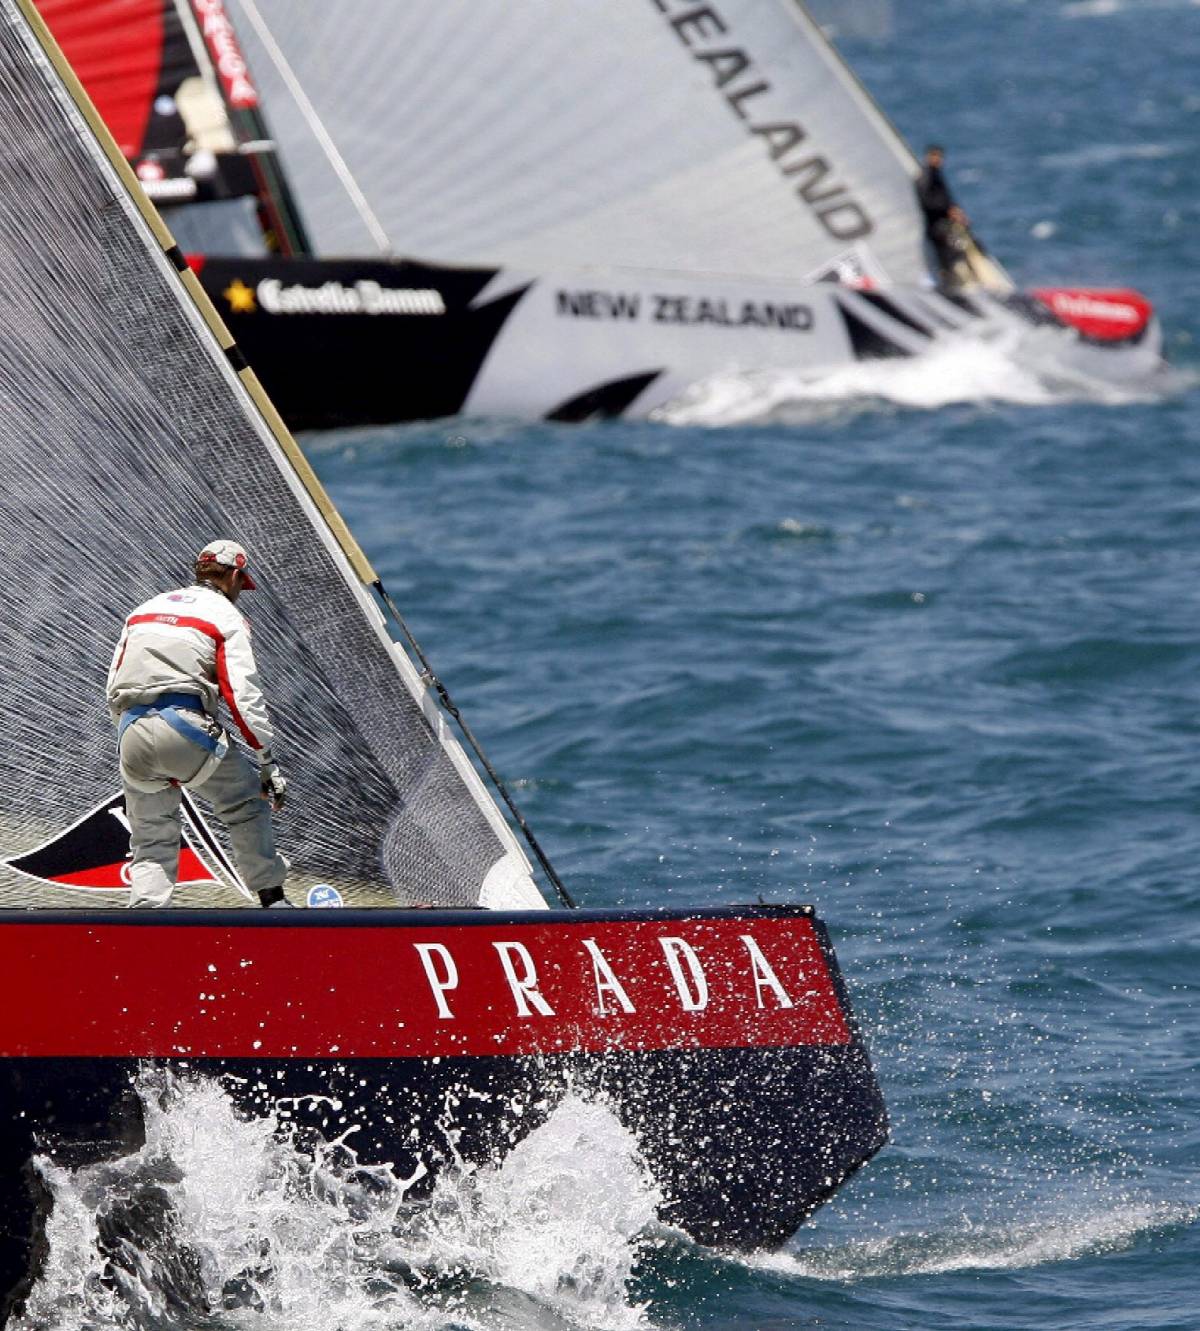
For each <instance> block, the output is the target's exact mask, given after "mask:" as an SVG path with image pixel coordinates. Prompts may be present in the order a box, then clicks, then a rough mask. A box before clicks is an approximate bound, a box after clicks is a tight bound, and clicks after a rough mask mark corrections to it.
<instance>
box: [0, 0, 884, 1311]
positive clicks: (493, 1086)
mask: <svg viewBox="0 0 1200 1331" xmlns="http://www.w3.org/2000/svg"><path fill="white" fill-rule="evenodd" d="M0 122H2V123H3V133H0V310H2V314H3V317H2V318H0V394H2V397H3V407H4V409H3V411H0V456H2V457H3V462H4V469H5V479H6V483H5V485H4V487H0V530H2V531H3V533H4V540H5V557H6V561H7V564H8V567H9V569H10V570H13V571H20V576H19V577H18V576H12V577H9V578H7V579H6V580H5V589H4V590H3V592H0V597H2V598H3V613H2V614H0V653H2V655H3V660H4V662H5V684H6V688H5V694H4V697H5V703H4V710H5V730H4V733H5V743H4V746H3V750H2V752H0V1297H2V1292H3V1291H8V1292H9V1293H10V1295H11V1298H10V1303H11V1302H12V1301H13V1300H15V1301H17V1302H19V1300H20V1297H21V1291H22V1290H27V1289H28V1288H29V1284H30V1282H31V1281H32V1280H34V1279H36V1275H37V1268H38V1262H39V1261H40V1260H42V1259H44V1256H45V1238H44V1234H41V1236H40V1237H39V1233H40V1226H41V1225H42V1223H43V1222H44V1219H45V1216H44V1210H45V1189H44V1188H41V1187H40V1186H39V1184H38V1172H37V1165H36V1160H38V1159H49V1160H51V1161H64V1162H78V1161H80V1160H83V1159H95V1158H97V1157H99V1158H104V1157H106V1156H108V1155H116V1154H120V1153H123V1152H128V1151H131V1150H134V1149H137V1148H138V1147H139V1145H140V1144H141V1142H142V1139H143V1134H144V1118H143V1106H142V1102H141V1101H140V1100H139V1098H138V1096H137V1094H136V1088H135V1083H136V1080H137V1073H138V1070H139V1069H140V1068H143V1067H145V1066H146V1065H147V1064H150V1063H152V1064H154V1065H156V1066H157V1067H158V1068H160V1069H163V1068H165V1069H167V1070H170V1071H173V1072H174V1074H175V1075H176V1076H177V1077H179V1078H184V1079H194V1078H199V1079H215V1080H217V1081H218V1082H219V1083H220V1084H221V1085H222V1086H223V1087H225V1088H226V1091H227V1093H228V1094H229V1095H230V1096H231V1097H233V1098H234V1099H235V1101H236V1102H237V1104H238V1105H239V1106H240V1107H241V1109H242V1111H243V1112H245V1113H247V1114H260V1115H262V1114H265V1113H269V1112H270V1110H271V1107H272V1106H273V1105H274V1104H275V1103H276V1102H277V1100H278V1099H279V1098H280V1097H286V1099H287V1101H288V1103H290V1104H291V1105H293V1106H296V1107H301V1106H303V1107H304V1109H303V1113H304V1114H305V1115H307V1120H311V1126H312V1127H314V1128H315V1129H317V1130H321V1131H324V1132H325V1133H326V1134H327V1135H329V1136H331V1137H332V1136H336V1137H338V1138H344V1137H345V1135H346V1134H347V1133H348V1132H350V1131H353V1132H354V1133H355V1134H356V1135H355V1137H354V1145H355V1149H356V1150H357V1152H358V1153H359V1158H360V1159H362V1160H363V1161H364V1162H371V1161H376V1162H378V1161H387V1162H391V1163H393V1164H394V1165H395V1167H396V1169H397V1171H398V1173H399V1174H401V1175H402V1176H403V1177H404V1178H408V1179H413V1180H420V1182H417V1183H414V1185H413V1186H414V1189H415V1191H414V1192H413V1197H414V1198H417V1199H419V1195H420V1190H421V1187H422V1186H427V1185H430V1184H431V1183H432V1181H433V1180H434V1179H435V1178H436V1177H437V1175H438V1171H439V1169H441V1168H442V1167H443V1166H444V1165H445V1163H446V1162H447V1161H448V1160H456V1161H460V1162H461V1161H465V1162H468V1163H469V1162H481V1161H493V1160H497V1159H500V1158H502V1157H503V1156H504V1154H505V1153H506V1152H507V1151H508V1150H509V1149H510V1148H511V1146H512V1145H513V1144H514V1143H516V1142H519V1141H520V1140H521V1139H522V1137H523V1136H524V1135H526V1134H527V1133H529V1132H530V1131H531V1130H532V1129H533V1128H535V1127H536V1126H537V1125H538V1124H539V1123H540V1122H542V1121H543V1120H544V1119H545V1118H546V1116H547V1115H549V1114H550V1113H552V1112H553V1111H554V1109H555V1106H556V1105H558V1104H560V1102H561V1101H562V1100H563V1097H564V1096H565V1095H566V1093H567V1089H568V1088H571V1090H572V1092H573V1093H575V1094H584V1095H587V1096H591V1097H595V1098H598V1099H600V1100H601V1101H603V1103H605V1104H606V1105H608V1106H609V1108H610V1109H611V1111H612V1112H613V1113H614V1114H615V1115H617V1116H618V1118H619V1119H620V1121H621V1122H622V1123H623V1124H624V1125H625V1126H626V1127H627V1128H628V1129H629V1131H630V1132H632V1133H633V1134H634V1135H635V1136H636V1139H637V1142H638V1147H639V1150H640V1152H641V1153H642V1155H643V1157H644V1160H645V1162H646V1164H647V1167H648V1169H649V1170H650V1171H651V1172H652V1174H653V1176H654V1178H655V1179H656V1180H657V1182H658V1186H659V1187H660V1189H661V1192H662V1195H663V1197H664V1199H665V1201H664V1207H663V1211H662V1218H663V1219H664V1221H665V1222H667V1223H670V1224H674V1225H676V1226H678V1227H680V1228H681V1229H682V1230H684V1231H686V1232H687V1233H689V1234H691V1235H693V1236H694V1237H695V1238H697V1239H699V1240H701V1241H703V1242H706V1243H711V1244H714V1245H718V1246H727V1247H742V1248H752V1247H757V1246H769V1245H775V1244H778V1243H780V1242H782V1241H783V1240H784V1239H785V1238H786V1237H787V1236H788V1235H789V1234H790V1233H791V1232H792V1231H793V1230H794V1229H795V1228H796V1226H797V1225H798V1224H799V1223H800V1222H801V1221H802V1220H803V1219H804V1218H805V1217H806V1216H807V1215H808V1214H810V1213H811V1212H812V1210H813V1209H814V1208H815V1207H817V1206H818V1205H819V1204H820V1203H821V1202H822V1201H824V1200H825V1199H827V1198H828V1197H829V1196H831V1195H832V1194H833V1192H834V1191H835V1190H836V1189H837V1188H838V1186H839V1185H840V1184H841V1183H842V1182H843V1181H844V1180H845V1179H846V1178H847V1177H849V1175H850V1174H852V1173H853V1172H854V1171H855V1170H856V1169H857V1168H858V1167H859V1166H861V1165H862V1164H863V1163H864V1162H865V1161H866V1160H868V1159H869V1158H870V1157H871V1155H872V1154H873V1153H874V1152H876V1151H877V1150H878V1149H879V1148H880V1147H881V1145H882V1144H883V1142H884V1141H885V1139H886V1136H887V1119H886V1113H885V1109H884V1105H883V1100H882V1097H881V1094H880V1089H879V1085H878V1083H877V1081H876V1078H875V1075H874V1073H873V1071H872V1068H871V1064H870V1060H869V1058H868V1055H867V1051H866V1048H865V1045H864V1043H863V1039H862V1036H861V1034H860V1032H859V1030H858V1028H857V1027H856V1025H855V1021H854V1018H853V1015H852V1013H851V1010H850V1006H849V1002H848V999H847V993H846V989H845V986H844V984H843V981H842V979H841V976H840V973H839V970H838V966H837V961H836V958H835V955H834V952H833V949H832V947H831V944H830V940H829V936H828V933H827V932H826V930H825V928H824V926H823V925H822V924H821V922H820V921H819V920H818V919H817V918H816V916H815V915H814V913H813V911H812V909H811V907H808V906H803V905H795V906H792V905H765V904H761V903H757V904H746V905H739V906H725V907H723V908H720V909H711V910H708V909H705V910H680V909H667V910H611V909H608V910H605V909H580V908H577V907H575V906H574V905H573V903H572V901H571V898H570V896H569V893H568V892H567V890H566V888H565V886H563V884H562V883H561V880H560V879H559V878H558V876H557V874H555V873H554V871H553V868H552V866H551V865H550V863H549V860H548V858H547V857H546V856H545V853H544V851H543V850H542V849H541V847H540V845H539V843H538V842H537V840H536V838H535V837H533V835H532V833H531V832H529V831H528V827H527V824H526V823H525V820H524V819H523V818H522V817H521V816H520V812H519V810H517V809H516V806H515V804H511V797H507V792H506V788H505V787H504V784H503V782H502V781H497V783H496V784H497V786H498V789H499V790H500V791H501V793H502V794H505V795H506V797H507V798H509V800H510V808H509V813H510V816H511V818H512V820H513V822H515V824H516V825H517V826H518V827H519V828H521V829H522V830H524V831H525V832H527V833H528V835H527V837H526V841H525V844H524V845H523V844H522V843H521V842H520V841H518V839H517V836H516V834H515V833H514V832H513V830H512V826H511V824H510V821H509V818H506V817H505V816H504V815H502V813H501V810H500V807H499V805H498V804H497V803H496V801H495V799H494V798H493V797H492V795H490V794H489V792H488V789H487V788H486V787H485V786H484V784H483V781H482V778H481V776H480V775H479V770H478V768H477V766H476V762H475V761H473V760H472V758H471V757H470V756H469V755H468V752H467V748H466V747H464V744H467V745H473V744H474V737H473V736H472V734H471V732H470V730H469V728H468V727H465V726H463V727H461V733H462V736H463V739H462V741H460V740H459V739H458V738H456V737H455V735H454V734H453V733H452V731H451V726H450V722H449V716H450V715H453V714H455V713H456V712H457V708H456V707H455V706H454V704H453V700H452V699H451V698H450V695H449V693H448V692H447V691H446V690H445V687H444V685H442V684H441V682H440V681H439V680H438V679H437V677H436V675H434V674H433V672H432V670H431V668H430V667H429V663H428V661H427V659H426V658H425V656H424V653H423V652H422V651H421V650H420V648H419V645H417V644H416V643H415V642H413V641H411V638H410V641H409V645H408V649H407V650H406V648H405V647H403V646H402V645H401V644H400V642H399V641H398V640H397V639H396V638H395V637H394V636H393V634H395V633H397V632H399V635H400V636H403V620H402V617H401V615H400V612H399V610H398V608H397V607H396V606H395V604H394V602H393V601H392V600H391V598H390V596H389V595H388V593H387V590H386V588H385V587H384V585H383V583H382V581H381V579H380V578H379V577H378V575H377V574H376V572H375V571H374V569H373V568H372V566H371V564H370V561H369V560H368V558H367V556H366V554H365V553H364V552H363V551H362V549H361V548H360V547H359V546H358V545H357V543H356V542H355V540H354V538H353V536H352V534H351V533H350V532H349V530H348V529H347V527H346V525H345V523H344V522H343V521H342V519H341V517H340V515H339V514H338V513H337V511H336V509H335V508H334V507H333V505H332V504H331V503H330V501H329V499H328V497H327V496H326V495H325V493H324V491H323V490H322V488H321V486H320V484H319V482H318V480H317V478H316V477H315V475H314V474H313V472H312V471H311V469H310V468H309V467H308V465H307V463H306V461H305V459H304V456H303V454H302V453H301V452H300V450H299V449H298V448H297V446H296V443H295V441H294V440H293V439H292V437H291V435H290V434H289V433H288V432H287V430H286V428H285V427H284V425H283V423H282V421H281V420H280V418H279V416H278V414H277V412H276V411H275V409H274V407H273V405H272V404H271V402H270V400H269V398H268V397H267V396H266V395H265V394H264V392H263V391H262V388H261V385H260V384H259V382H258V380H257V378H256V377H255V375H254V373H253V371H252V370H251V369H250V368H249V367H248V366H247V364H246V359H245V356H244V354H243V353H242V352H241V350H240V349H239V347H238V345H237V344H236V342H234V341H233V339H232V338H231V337H230V334H229V331H228V329H227V328H226V327H225V325H224V324H223V323H222V322H221V320H220V318H219V317H218V315H217V313H216V312H215V310H214V309H213V307H212V304H211V303H210V302H209V300H208V298H207V297H206V296H205V294H204V292H203V290H202V289H201V286H200V284H199V282H198V281H197V279H196V275H195V273H194V271H193V270H192V268H191V267H190V266H189V265H188V263H187V260H186V258H185V256H184V255H183V253H182V252H181V250H180V248H179V245H178V244H177V242H176V240H175V238H174V236H173V235H172V234H171V233H170V231H169V230H168V229H167V228H166V226H165V225H164V223H163V221H162V220H161V218H160V216H159V215H158V213H157V212H156V211H155V210H154V208H153V207H152V206H151V205H150V203H149V201H148V199H147V198H146V195H145V193H144V191H143V190H142V189H141V187H140V186H139V184H138V182H137V179H136V176H135V174H134V172H133V171H132V170H131V168H130V167H129V165H128V163H127V162H126V160H125V156H124V155H123V154H122V152H121V151H120V149H119V147H118V146H117V144H116V142H115V141H114V140H113V138H112V137H111V135H109V133H108V131H107V130H106V129H105V128H104V125H103V123H102V121H101V119H100V117H99V116H98V114H97V112H96V111H95V108H94V107H93V106H92V104H91V103H90V102H89V100H88V98H87V96H86V93H85V92H84V91H83V88H82V85H81V84H80V83H79V82H78V80H77V79H76V77H75V75H74V74H73V72H72V71H71V68H70V66H69V64H68V62H67V61H66V60H65V58H64V57H63V55H62V53H61V51H60V50H59V48H58V47H57V46H56V45H55V43H54V41H53V38H52V37H51V36H50V34H49V31H48V29H47V28H46V27H45V25H44V24H43V22H42V21H41V19H40V17H39V16H38V14H37V11H36V10H35V9H34V8H33V5H32V0H0ZM213 532H233V533H236V535H237V537H238V538H239V539H240V540H242V541H244V542H245V544H246V545H247V546H248V547H249V548H250V549H251V550H252V551H253V552H254V559H255V573H256V580H257V591H256V592H255V596H256V603H255V606H254V616H255V641H256V655H257V658H258V662H259V665H260V668H261V670H262V673H263V676H264V678H265V679H266V680H268V681H269V685H270V693H271V698H272V704H273V712H274V714H275V719H276V721H277V723H278V731H279V734H280V736H281V741H280V745H279V756H280V759H281V762H282V763H283V764H284V766H285V767H286V768H288V769H289V770H290V771H291V772H292V773H293V781H292V789H291V792H290V798H289V808H288V811H287V813H286V815H284V816H283V817H282V818H281V820H280V823H279V838H280V843H281V849H282V851H283V852H284V853H285V854H286V855H287V857H288V858H289V860H290V862H291V870H290V877H289V892H290V893H291V894H292V895H293V897H303V898H304V899H305V900H306V901H307V903H308V906H309V907H311V908H310V909H303V910H294V911H263V910H260V909H247V907H248V906H250V905H252V904H253V903H252V902H251V901H250V899H249V893H247V892H245V890H244V888H243V887H242V886H241V884H240V882H239V880H238V877H237V870H236V864H235V863H234V861H233V860H232V858H231V857H230V855H229V854H228V850H227V847H226V846H225V843H224V840H223V834H222V833H221V832H220V830H219V828H214V826H213V825H212V823H211V822H210V821H209V819H208V817H207V813H206V811H205V809H204V807H203V806H202V804H201V803H200V802H199V801H198V800H193V799H191V797H190V796H189V797H188V798H187V799H186V800H185V806H184V815H185V818H184V838H185V845H184V851H185V853H184V855H183V857H182V860H181V865H182V877H183V878H184V880H185V881H184V883H183V884H181V886H180V888H179V889H178V895H177V896H176V898H175V900H176V903H177V904H178V907H179V908H178V909H171V910H166V911H163V910H160V911H147V910H140V909H126V908H125V906H126V902H127V899H128V896H127V892H126V891H125V885H126V883H127V881H128V875H127V860H128V837H127V827H126V820H125V812H124V808H123V806H122V804H121V801H120V799H119V796H118V793H117V763H116V757H115V753H114V746H113V735H112V731H111V727H110V726H109V724H108V722H107V718H106V716H105V715H104V707H103V685H104V673H105V669H106V666H107V662H108V659H109V654H110V652H111V647H112V642H113V640H114V637H115V635H116V633H117V632H118V631H119V626H120V624H121V622H122V620H123V617H124V615H125V613H126V612H127V610H128V608H129V607H130V606H131V605H134V604H137V603H138V602H139V601H141V600H142V599H144V598H145V596H146V595H147V594H149V593H151V592H153V591H155V590H158V589H161V587H162V586H163V585H164V584H169V583H171V582H173V581H174V580H176V579H177V578H178V577H179V576H180V575H181V574H182V573H183V572H184V566H185V565H186V562H187V561H188V560H190V558H191V555H192V552H193V551H195V550H196V549H198V548H200V546H201V545H203V544H204V542H205V541H206V540H208V539H209V538H210V537H211V535H212V533H213ZM410 651H411V653H412V655H411V656H410V654H409V653H410ZM285 746H288V747H285ZM289 750H290V752H289ZM289 758H292V759H293V760H292V761H289ZM476 758H477V761H478V762H479V763H480V764H486V759H485V758H484V757H483V755H482V751H479V752H478V754H477V755H476ZM487 766H490V765H487ZM485 770H486V767H485ZM531 856H532V859H531ZM535 861H536V862H537V863H538V865H539V866H540V867H539V869H538V870H537V871H535V869H534V867H533V865H534V862H535ZM535 872H536V873H538V874H539V875H540V876H541V877H542V879H543V880H544V881H545V882H546V884H547V887H546V890H545V891H543V889H541V888H539V887H538V885H537V883H536V882H535ZM551 900H553V901H554V905H553V907H552V906H551V905H550V901H551ZM297 1112H301V1111H300V1109H299V1108H297ZM307 1120H306V1121H307ZM2 1320H3V1319H2V1317H0V1321H2Z"/></svg>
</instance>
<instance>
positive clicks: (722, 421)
mask: <svg viewBox="0 0 1200 1331" xmlns="http://www.w3.org/2000/svg"><path fill="white" fill-rule="evenodd" d="M1143 400H1145V394H1144V393H1142V392H1137V391H1134V390H1131V389H1125V388H1120V387H1116V386H1114V385H1112V384H1110V383H1102V382H1099V381H1095V382H1093V381H1090V380H1085V379H1083V378H1081V377H1079V376H1071V377H1070V378H1067V377H1065V376H1063V375H1061V374H1059V373H1056V372H1051V373H1047V372H1046V371H1045V370H1044V369H1042V368H1035V367H1034V366H1033V365H1032V364H1028V363H1023V362H1022V360H1021V359H1018V357H1017V354H1016V343H1015V339H1014V340H1013V341H1012V342H1006V341H998V342H989V343H984V342H973V341H971V342H968V341H962V342H956V343H952V344H947V345H946V346H945V347H943V348H941V349H937V350H933V351H931V352H929V353H928V354H926V355H923V356H919V357H913V358H911V359H904V360H883V361H860V362H859V363H857V364H855V365H850V366H846V367H844V368H841V369H837V370H834V371H831V372H830V373H829V374H827V375H824V376H823V377H821V378H815V379H814V378H813V377H811V376H809V375H802V374H800V373H797V372H792V371H787V370H771V371H755V372H751V373H737V372H731V373H727V374H722V375H718V376H715V377H713V378H711V379H708V380H705V381H704V382H703V383H700V384H697V385H695V386H693V387H692V388H691V389H689V390H688V392H686V393H685V394H683V395H682V396H681V397H680V398H678V399H677V400H676V401H675V402H673V403H671V404H669V405H668V406H666V407H664V408H662V409H661V410H660V411H659V412H658V413H656V417H657V419H659V420H662V421H665V422H667V423H668V424H671V425H700V426H725V425H744V424H751V423H766V422H776V421H779V422H784V423H788V424H804V423H809V422H811V421H814V420H819V419H822V418H828V417H830V416H831V415H844V414H845V412H846V410H847V409H848V408H849V409H854V410H862V409H864V408H865V409H872V408H874V409H876V410H877V409H879V408H880V407H884V408H895V407H901V408H909V409H917V410H920V409H923V410H931V409H934V408H938V407H946V406H951V405H954V404H959V403H977V404H987V403H1005V404H1013V405H1018V406H1051V405H1056V404H1059V403H1063V402H1079V401H1084V402H1101V403H1104V404H1112V405H1119V404H1124V403H1128V402H1136V401H1143Z"/></svg>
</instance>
